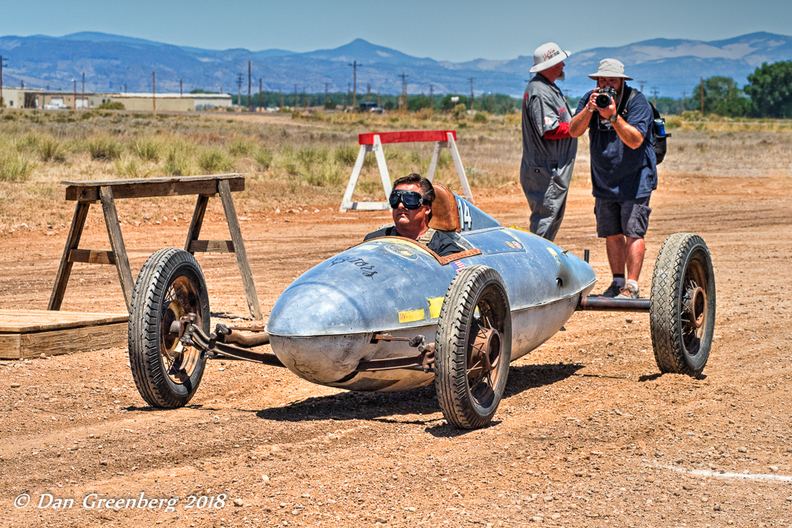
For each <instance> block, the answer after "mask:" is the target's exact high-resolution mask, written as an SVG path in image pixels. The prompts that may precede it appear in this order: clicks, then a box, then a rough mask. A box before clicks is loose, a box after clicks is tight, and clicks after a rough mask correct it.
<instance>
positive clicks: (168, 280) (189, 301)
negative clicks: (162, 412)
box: [128, 248, 210, 409]
mask: <svg viewBox="0 0 792 528" xmlns="http://www.w3.org/2000/svg"><path fill="white" fill-rule="evenodd" d="M188 313H194V314H196V315H197V316H198V321H197V322H196V324H198V325H200V327H201V328H202V329H203V331H204V332H205V333H207V334H208V333H209V317H210V315H209V296H208V295H207V292H206V281H205V280H204V276H203V272H202V271H201V267H200V266H199V265H198V262H197V261H196V260H195V257H193V256H192V255H191V254H189V253H187V252H186V251H183V250H181V249H175V248H166V249H161V250H159V251H157V252H156V253H154V254H153V255H151V256H150V257H149V258H148V260H147V261H146V263H145V264H144V265H143V269H141V270H140V275H138V278H137V282H135V289H134V290H133V292H132V309H131V312H130V314H129V335H128V343H129V364H130V365H131V367H132V377H133V378H134V379H135V385H136V386H137V390H138V392H139V393H140V395H141V396H142V397H143V399H144V400H146V402H147V403H148V404H149V405H152V406H154V407H164V408H168V409H174V408H177V407H183V406H184V405H186V404H187V402H189V401H190V399H191V398H192V397H193V394H195V391H196V390H197V389H198V385H199V384H200V383H201V377H202V376H203V373H204V367H205V365H206V357H205V355H204V354H203V353H202V352H201V351H200V350H198V349H197V348H194V347H187V346H184V345H183V344H182V343H181V342H180V341H179V339H178V337H177V336H174V335H173V334H171V333H170V325H171V323H172V322H173V321H174V320H178V319H179V318H180V317H181V316H182V315H186V314H188Z"/></svg>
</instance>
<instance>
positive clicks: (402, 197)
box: [388, 189, 423, 209]
mask: <svg viewBox="0 0 792 528" xmlns="http://www.w3.org/2000/svg"><path fill="white" fill-rule="evenodd" d="M399 202H401V203H403V204H404V207H406V208H407V209H418V208H419V207H421V206H422V205H423V196H421V193H419V192H418V191H401V190H399V191H397V190H396V189H393V190H392V191H391V193H390V196H389V197H388V203H389V204H390V206H391V208H392V209H396V208H397V207H399Z"/></svg>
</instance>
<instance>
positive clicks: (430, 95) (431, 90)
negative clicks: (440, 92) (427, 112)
mask: <svg viewBox="0 0 792 528" xmlns="http://www.w3.org/2000/svg"><path fill="white" fill-rule="evenodd" d="M433 96H434V85H432V84H430V85H429V108H431V109H432V111H434V97H433Z"/></svg>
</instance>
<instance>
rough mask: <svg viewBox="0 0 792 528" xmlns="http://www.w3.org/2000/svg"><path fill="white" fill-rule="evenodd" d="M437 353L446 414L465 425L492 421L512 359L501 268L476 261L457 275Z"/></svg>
mask: <svg viewBox="0 0 792 528" xmlns="http://www.w3.org/2000/svg"><path fill="white" fill-rule="evenodd" d="M435 354H436V358H435V366H434V368H435V388H436V390H437V396H438V399H439V401H440V408H441V409H442V411H443V416H445V419H446V420H447V421H448V422H449V423H450V424H452V425H454V426H456V427H459V428H461V429H477V428H480V427H484V426H486V425H487V424H488V423H490V421H491V420H492V417H493V416H494V415H495V411H496V409H497V408H498V404H499V403H500V400H501V397H502V396H503V391H504V389H505V387H506V378H507V376H508V374H509V361H510V360H511V311H510V308H509V298H508V295H507V293H506V288H505V286H504V284H503V280H502V279H501V277H500V275H499V274H498V272H497V271H495V270H494V269H492V268H488V267H486V266H480V265H476V266H470V267H469V268H463V269H462V271H460V272H459V273H458V274H457V275H456V276H455V277H454V280H452V281H451V285H450V286H449V287H448V291H447V292H446V295H445V299H444V300H443V306H442V308H441V309H440V319H439V321H438V323H437V340H436V351H435Z"/></svg>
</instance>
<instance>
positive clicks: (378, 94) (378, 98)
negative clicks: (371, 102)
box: [377, 88, 382, 108]
mask: <svg viewBox="0 0 792 528" xmlns="http://www.w3.org/2000/svg"><path fill="white" fill-rule="evenodd" d="M377 106H379V107H380V108H382V105H381V104H380V91H379V88H377Z"/></svg>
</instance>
